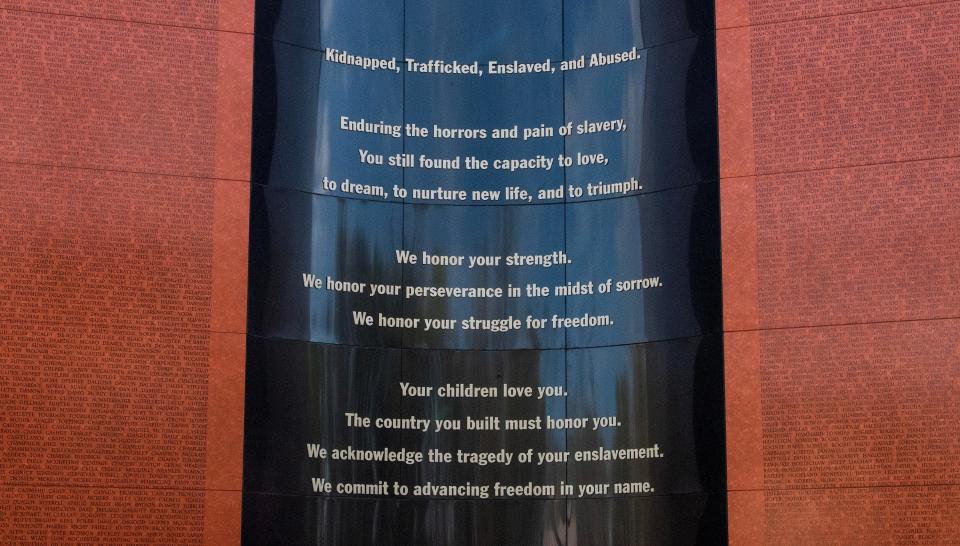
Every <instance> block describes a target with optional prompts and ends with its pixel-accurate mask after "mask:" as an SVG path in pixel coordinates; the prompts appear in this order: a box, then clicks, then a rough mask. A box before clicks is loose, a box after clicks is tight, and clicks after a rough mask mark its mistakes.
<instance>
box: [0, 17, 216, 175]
mask: <svg viewBox="0 0 960 546" xmlns="http://www.w3.org/2000/svg"><path fill="white" fill-rule="evenodd" d="M216 75H217V33H216V32H215V31H199V30H195V29H182V28H174V27H165V26H155V25H144V24H137V23H123V22H116V21H107V20H103V19H90V18H78V17H67V16H60V15H48V14H37V13H28V12H18V11H7V10H0V113H2V115H0V157H3V158H4V160H6V161H13V162H18V163H34V164H44V165H62V166H77V167H92V168H101V169H116V170H123V171H137V172H157V173H168V174H184V175H193V176H210V175H212V173H213V168H214V146H215V138H214V137H215V134H214V133H215V128H216V92H217V83H216V80H217V78H216Z"/></svg>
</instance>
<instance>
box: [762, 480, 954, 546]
mask: <svg viewBox="0 0 960 546" xmlns="http://www.w3.org/2000/svg"><path fill="white" fill-rule="evenodd" d="M764 497H765V499H764V516H765V521H764V539H763V544H783V545H793V544H918V545H950V544H956V543H957V537H958V536H960V487H958V486H956V485H947V486H927V487H895V488H886V487H871V488H865V489H859V488H852V489H851V488H830V489H786V490H774V491H767V492H766V493H765V495H764Z"/></svg>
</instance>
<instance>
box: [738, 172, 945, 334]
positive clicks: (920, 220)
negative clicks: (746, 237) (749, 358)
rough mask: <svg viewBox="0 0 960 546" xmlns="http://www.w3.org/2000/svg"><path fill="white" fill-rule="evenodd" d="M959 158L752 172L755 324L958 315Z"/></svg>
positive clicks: (842, 322) (817, 322)
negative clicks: (765, 173)
mask: <svg viewBox="0 0 960 546" xmlns="http://www.w3.org/2000/svg"><path fill="white" fill-rule="evenodd" d="M957 180H960V160H958V159H949V160H939V161H929V162H911V163H899V164H889V165H878V166H871V167H858V168H851V169H833V170H829V171H817V172H806V173H792V174H781V175H770V176H760V177H758V178H757V188H756V199H757V205H756V208H757V238H758V242H757V264H758V265H757V267H758V273H757V282H758V287H759V288H758V289H759V294H758V299H759V315H760V326H761V327H784V326H799V325H817V324H845V323H853V322H874V321H887V320H904V319H920V318H947V317H957V316H958V314H960V239H958V238H957V234H958V233H960V184H958V183H957Z"/></svg>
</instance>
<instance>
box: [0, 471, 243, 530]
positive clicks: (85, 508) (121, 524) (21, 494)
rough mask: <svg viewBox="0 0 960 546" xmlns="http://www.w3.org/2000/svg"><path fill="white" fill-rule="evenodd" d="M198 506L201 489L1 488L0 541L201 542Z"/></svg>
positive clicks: (201, 514) (201, 516) (200, 506)
mask: <svg viewBox="0 0 960 546" xmlns="http://www.w3.org/2000/svg"><path fill="white" fill-rule="evenodd" d="M203 506H204V493H203V492H202V491H187V490H177V489H135V488H125V489H115V488H109V487H103V488H101V487H70V486H64V485H60V484H50V485H45V486H37V485H6V484H4V485H0V523H2V524H0V543H3V544H200V543H201V542H202V540H203V534H204V510H203ZM223 544H226V543H223Z"/></svg>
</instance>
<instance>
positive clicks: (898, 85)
mask: <svg viewBox="0 0 960 546" xmlns="http://www.w3.org/2000/svg"><path fill="white" fill-rule="evenodd" d="M796 4H797V5H805V4H804V3H803V2H797V3H796ZM958 29H960V3H958V2H949V3H941V4H932V5H925V6H916V7H910V8H903V9H890V10H882V11H872V12H867V13H860V14H852V15H845V16H841V17H825V18H818V19H807V20H801V21H791V22H787V23H782V24H772V25H760V26H754V27H752V28H751V29H750V36H751V63H750V64H751V73H752V77H753V125H754V138H755V153H756V162H757V169H756V171H757V173H771V172H784V171H801V170H808V169H823V168H834V167H839V166H844V165H865V164H874V163H885V162H893V161H904V160H914V159H922V158H938V157H952V156H957V155H960V139H958V138H957V127H958V126H960V40H957V39H956V34H957V31H958Z"/></svg>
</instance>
